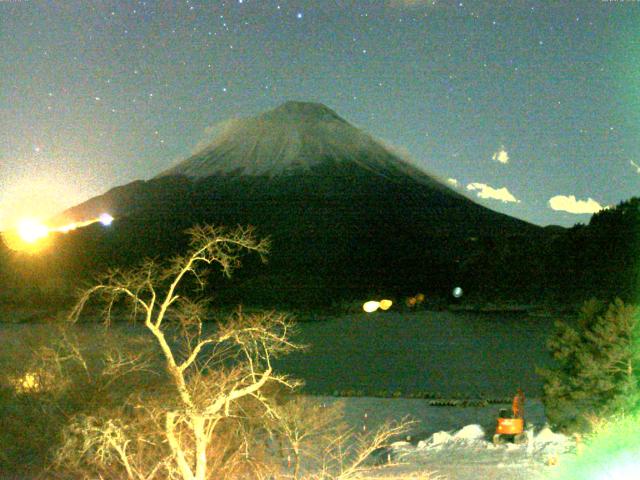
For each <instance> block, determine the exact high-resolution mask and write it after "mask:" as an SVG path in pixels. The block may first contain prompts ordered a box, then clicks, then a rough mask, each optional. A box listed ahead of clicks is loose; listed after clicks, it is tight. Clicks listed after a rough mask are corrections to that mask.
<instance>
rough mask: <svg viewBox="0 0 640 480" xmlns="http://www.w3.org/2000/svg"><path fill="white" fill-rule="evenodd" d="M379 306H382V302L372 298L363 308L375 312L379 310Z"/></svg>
mask: <svg viewBox="0 0 640 480" xmlns="http://www.w3.org/2000/svg"><path fill="white" fill-rule="evenodd" d="M378 308H380V302H376V301H375V300H370V301H368V302H365V304H364V305H362V310H364V311H365V312H367V313H373V312H375V311H376V310H378Z"/></svg>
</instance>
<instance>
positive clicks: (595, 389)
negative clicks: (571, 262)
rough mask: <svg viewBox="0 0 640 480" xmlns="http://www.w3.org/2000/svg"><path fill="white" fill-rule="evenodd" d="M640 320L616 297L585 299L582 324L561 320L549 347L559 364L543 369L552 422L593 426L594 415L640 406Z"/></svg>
mask: <svg viewBox="0 0 640 480" xmlns="http://www.w3.org/2000/svg"><path fill="white" fill-rule="evenodd" d="M639 330H640V322H639V321H638V312H637V309H636V308H635V307H633V306H630V305H625V304H624V303H623V302H622V301H621V300H619V299H617V300H615V301H614V302H613V303H611V304H610V305H608V306H607V305H606V304H605V303H603V302H600V301H598V300H595V299H592V300H589V301H587V302H585V303H584V305H583V306H582V309H581V311H580V315H579V318H578V322H577V326H576V327H573V326H571V325H569V323H567V322H562V321H558V322H556V331H555V333H554V335H553V336H552V337H551V338H550V339H549V342H548V347H549V349H550V351H551V353H552V354H553V357H554V359H555V360H556V362H557V367H555V368H551V369H545V370H540V371H539V373H540V374H541V375H542V376H543V378H544V380H545V384H544V394H543V403H544V405H545V410H546V414H547V417H548V418H549V420H550V421H551V422H552V423H553V424H554V425H555V426H557V427H559V428H560V429H563V430H573V431H585V430H589V428H590V423H589V421H588V418H589V417H594V416H595V417H607V416H610V415H614V414H618V413H625V412H632V411H633V410H634V409H636V408H637V407H638V406H639V405H640V393H639V391H638V388H639V386H640V383H639V376H640V335H639V333H640V332H639Z"/></svg>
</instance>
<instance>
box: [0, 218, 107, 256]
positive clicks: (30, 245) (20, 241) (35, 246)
mask: <svg viewBox="0 0 640 480" xmlns="http://www.w3.org/2000/svg"><path fill="white" fill-rule="evenodd" d="M97 222H100V223H101V224H102V225H105V226H108V225H111V222H113V217H112V216H111V215H109V214H108V213H103V214H102V215H100V216H99V217H97V218H92V219H90V220H85V221H83V222H72V223H69V224H67V225H62V226H60V227H48V226H47V225H45V224H44V223H42V222H40V221H38V220H34V219H24V220H20V221H19V222H18V225H17V227H16V228H15V229H13V230H9V231H7V232H4V233H3V235H2V236H3V239H4V242H5V244H6V245H7V246H8V247H9V248H10V249H11V250H16V251H26V252H29V253H35V252H39V251H40V250H42V249H43V248H44V247H45V246H46V245H47V244H48V242H47V241H46V240H47V239H48V237H49V234H50V233H52V232H56V233H69V232H71V231H73V230H76V229H78V228H82V227H86V226H89V225H91V224H93V223H97Z"/></svg>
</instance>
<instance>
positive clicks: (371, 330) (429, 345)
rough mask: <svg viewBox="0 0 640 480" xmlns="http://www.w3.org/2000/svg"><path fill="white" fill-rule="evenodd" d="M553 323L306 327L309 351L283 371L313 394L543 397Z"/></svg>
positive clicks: (518, 318) (489, 320)
mask: <svg viewBox="0 0 640 480" xmlns="http://www.w3.org/2000/svg"><path fill="white" fill-rule="evenodd" d="M552 331H553V319H549V318H540V317H530V316H527V315H526V314H521V313H518V314H495V313H491V314H483V313H468V312H464V313H463V312H431V311H422V312H411V313H401V312H381V313H375V314H365V313H358V314H352V315H344V316H341V317H337V318H331V319H328V320H324V321H319V322H308V323H304V322H301V323H300V324H299V335H298V337H297V338H298V341H299V342H300V343H303V344H306V345H309V348H308V350H307V351H305V352H300V353H295V354H292V355H289V356H288V357H286V358H283V359H282V360H281V361H280V362H279V363H278V365H279V366H281V369H282V370H285V371H286V372H288V373H290V374H292V375H294V376H297V377H299V378H303V379H304V380H305V381H306V384H307V389H308V390H309V391H312V392H314V391H318V392H325V393H331V392H332V391H334V390H348V389H354V390H362V391H364V392H365V393H369V394H372V393H375V392H376V391H379V390H388V391H391V392H394V391H398V390H399V391H401V392H403V393H411V392H433V393H439V394H442V395H443V396H464V397H467V396H477V395H480V394H485V395H486V396H489V397H496V396H497V397H500V398H502V397H511V396H512V395H513V394H514V392H515V390H516V388H517V387H521V388H522V389H523V390H524V391H525V393H526V394H527V395H528V396H535V397H538V396H540V394H541V393H542V382H541V379H540V378H539V377H538V375H537V374H536V371H535V367H536V366H548V365H549V364H550V363H551V357H550V355H549V354H548V353H547V351H546V339H547V336H548V335H549V333H551V332H552Z"/></svg>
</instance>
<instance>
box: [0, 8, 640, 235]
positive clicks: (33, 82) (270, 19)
mask: <svg viewBox="0 0 640 480" xmlns="http://www.w3.org/2000/svg"><path fill="white" fill-rule="evenodd" d="M0 41H1V43H0V45H1V49H0V112H1V116H0V229H2V228H7V227H9V226H11V225H12V223H13V222H14V221H15V220H16V219H17V218H18V217H20V216H24V215H31V216H41V217H46V216H48V215H51V214H53V213H56V211H59V210H60V209H62V208H65V207H68V206H71V205H73V204H76V203H79V202H80V201H83V200H85V199H87V198H89V197H91V196H94V195H97V194H100V193H103V192H105V191H106V190H108V189H109V188H111V187H113V186H116V185H121V184H124V183H127V182H130V181H133V180H136V179H148V178H151V177H152V176H154V175H155V174H157V173H159V172H160V171H162V170H164V169H166V168H167V167H169V166H171V165H172V164H174V163H175V162H177V161H179V160H181V159H184V158H186V157H187V156H188V155H189V154H190V153H192V152H193V151H194V149H195V148H196V146H197V145H203V142H206V141H208V140H210V139H211V136H212V135H213V133H214V132H215V130H216V125H219V124H220V123H221V122H223V121H225V120H227V119H229V118H233V117H238V116H248V115H254V114H257V113H260V112H262V111H264V110H268V109H271V108H274V107H276V106H278V105H279V104H280V103H282V102H284V101H286V100H305V101H315V102H321V103H323V104H325V105H327V106H329V107H330V108H332V109H334V110H335V111H336V112H337V113H338V114H339V115H341V116H342V117H343V118H345V119H346V120H348V121H349V122H351V123H353V124H354V125H356V126H358V127H360V128H362V129H364V130H366V131H368V132H369V133H371V134H372V135H374V136H375V137H377V138H379V139H382V140H383V141H385V142H386V143H387V144H389V145H391V146H393V147H394V148H395V149H397V150H398V151H400V152H403V154H404V155H407V156H408V157H409V158H410V159H411V160H412V161H413V162H414V163H415V164H417V165H418V166H420V167H422V168H423V169H424V170H426V171H427V172H429V173H431V174H433V175H436V176H437V177H439V178H441V179H442V181H445V182H449V183H451V184H452V185H453V184H457V187H454V188H458V189H460V191H462V192H465V193H466V194H467V195H468V196H470V197H472V198H475V199H476V200H478V201H480V202H481V203H483V204H484V205H487V206H489V207H490V208H493V209H495V210H498V211H501V212H505V213H507V214H510V215H513V216H516V217H519V218H522V219H525V220H528V221H530V222H533V223H537V224H540V225H547V224H560V225H566V226H569V225H573V224H574V223H576V222H583V223H585V222H588V220H589V214H576V213H567V212H566V211H560V210H554V209H553V208H552V206H553V207H555V208H556V209H562V210H572V211H583V212H584V211H588V212H593V211H596V210H597V209H598V208H601V207H605V206H607V205H615V204H617V203H618V202H620V201H622V200H625V199H628V198H630V197H631V196H634V195H638V193H639V192H640V189H639V187H640V128H639V127H640V1H628V0H627V1H621V0H620V1H602V0H588V1H576V0H571V1H569V0H567V1H561V2H555V1H554V2H552V1H547V2H538V1H518V0H515V1H509V2H507V1H497V0H496V1H492V2H474V1H462V2H458V1H456V2H452V1H444V0H440V1H428V2H427V1H420V0H404V1H403V0H376V1H374V0H371V1H368V0H351V1H349V0H307V1H296V0H291V1H286V0H282V1H271V0H233V1H225V2H222V1H211V2H204V1H180V2H155V1H146V2H128V1H88V0H86V1H85V0H82V1H75V0H59V1H52V0H51V1H35V0H0ZM478 195H481V196H483V197H488V198H483V199H481V198H478ZM571 196H575V199H574V200H575V201H573V202H572V201H571V198H570V197H571ZM491 197H495V198H491ZM552 199H553V200H552Z"/></svg>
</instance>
